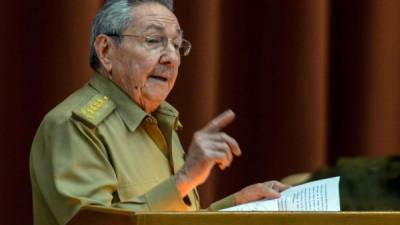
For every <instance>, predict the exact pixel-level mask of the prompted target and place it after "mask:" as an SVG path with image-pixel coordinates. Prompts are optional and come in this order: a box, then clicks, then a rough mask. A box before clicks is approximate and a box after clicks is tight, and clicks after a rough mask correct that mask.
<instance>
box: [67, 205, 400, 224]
mask: <svg viewBox="0 0 400 225" xmlns="http://www.w3.org/2000/svg"><path fill="white" fill-rule="evenodd" d="M161 224H162V225H225V224H226V225H399V224H400V212H389V211H387V212H372V211H371V212H202V211H201V212H133V211H130V210H124V209H113V208H103V207H95V206H88V207H84V208H82V209H81V210H80V211H79V213H78V214H77V215H76V216H75V217H74V218H73V219H72V220H71V221H70V222H69V223H68V225H161Z"/></svg>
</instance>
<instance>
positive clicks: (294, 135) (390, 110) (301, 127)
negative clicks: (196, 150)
mask: <svg viewBox="0 0 400 225" xmlns="http://www.w3.org/2000/svg"><path fill="white" fill-rule="evenodd" d="M102 2H103V1H102V0H92V1H78V0H68V1H45V0H39V1H35V2H25V3H21V1H10V2H7V3H3V6H2V7H1V9H0V12H1V13H0V18H1V20H2V21H3V23H2V26H0V34H1V35H0V40H1V44H2V50H3V52H2V53H3V54H1V56H0V65H1V69H2V75H3V79H2V82H1V83H0V85H1V86H0V87H1V89H0V93H1V95H0V97H1V102H2V105H1V107H0V109H1V111H0V113H1V118H2V120H3V122H2V126H1V128H0V132H1V136H0V137H1V143H2V145H1V146H2V160H1V163H0V166H1V170H0V171H1V172H0V176H1V177H0V179H1V196H2V197H1V200H2V201H1V202H2V206H1V209H0V212H1V217H2V218H1V221H2V224H3V223H4V224H9V225H13V224H15V225H16V224H31V223H32V222H31V221H32V207H31V189H30V182H29V167H28V164H29V163H28V157H29V148H30V144H31V142H32V139H33V135H34V133H35V130H36V129H37V127H38V126H39V123H40V121H41V119H42V118H43V116H44V115H45V113H46V112H47V111H48V110H50V109H51V108H52V107H54V106H55V105H56V104H57V103H58V102H60V101H61V100H62V99H64V98H65V97H66V96H67V95H68V94H70V93H71V92H72V91H73V90H75V89H77V88H78V87H79V86H81V85H82V84H83V83H84V82H85V81H87V80H88V79H89V77H90V75H91V73H92V72H91V70H90V68H89V66H88V58H87V56H88V38H89V32H90V26H91V21H92V18H93V16H94V15H95V12H96V10H97V9H98V8H99V7H100V6H101V4H102ZM175 8H176V10H175V13H176V14H177V16H178V18H179V20H180V23H181V26H182V27H183V29H184V30H185V36H186V38H187V39H189V40H190V41H191V42H192V44H193V49H192V53H191V55H190V56H188V57H186V58H184V59H183V61H182V66H181V69H180V74H179V78H178V81H177V84H176V86H175V88H174V90H173V93H172V94H171V95H170V97H169V101H170V102H172V103H173V105H175V106H176V108H178V110H179V111H180V113H181V119H182V122H183V125H184V130H183V132H182V133H181V138H182V142H183V143H184V146H186V147H187V146H188V145H189V143H190V139H191V136H192V134H193V132H194V131H196V130H198V129H200V128H201V127H202V126H204V125H205V124H206V123H207V122H208V121H209V120H210V119H212V118H213V117H214V116H216V115H217V114H219V113H220V112H222V111H223V110H225V109H227V108H231V109H233V110H234V111H235V112H236V114H237V119H236V121H235V122H234V123H233V124H232V125H231V126H230V127H229V128H228V129H226V131H227V132H228V133H229V134H230V135H232V136H233V137H235V138H236V140H237V141H238V142H239V144H240V145H241V148H242V151H243V155H242V156H241V157H239V158H236V159H235V160H234V162H233V164H232V166H231V167H230V168H229V169H227V170H226V171H219V170H215V171H214V172H213V174H212V175H211V177H210V179H209V180H208V182H207V183H206V184H204V185H202V186H201V187H200V189H201V190H200V191H201V195H202V203H203V205H204V206H207V205H208V204H209V203H210V202H212V201H213V200H216V199H218V198H220V197H223V196H225V195H227V194H230V193H233V192H234V191H237V190H239V189H240V188H242V187H244V186H245V185H248V184H251V183H255V182H259V181H264V180H270V179H281V178H282V177H284V176H286V175H288V174H292V173H298V172H304V171H312V170H315V169H317V168H320V167H322V166H324V165H329V164H333V163H334V162H335V161H336V159H338V158H339V157H344V156H384V155H388V154H399V153H400V25H399V21H400V13H399V12H400V1H398V0H353V1H345V0H335V1H333V0H298V1H291V0H253V1H247V2H246V1H228V0H225V1H224V0H207V1H204V0H191V1H185V0H176V1H175Z"/></svg>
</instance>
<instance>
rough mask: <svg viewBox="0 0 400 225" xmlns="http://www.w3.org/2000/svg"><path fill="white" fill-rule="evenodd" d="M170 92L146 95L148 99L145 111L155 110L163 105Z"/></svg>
mask: <svg viewBox="0 0 400 225" xmlns="http://www.w3.org/2000/svg"><path fill="white" fill-rule="evenodd" d="M167 96H168V94H163V95H154V94H152V95H146V100H145V109H144V110H145V111H146V112H147V113H151V112H154V111H156V110H157V109H158V107H159V106H160V105H161V103H162V102H163V101H165V99H166V98H167Z"/></svg>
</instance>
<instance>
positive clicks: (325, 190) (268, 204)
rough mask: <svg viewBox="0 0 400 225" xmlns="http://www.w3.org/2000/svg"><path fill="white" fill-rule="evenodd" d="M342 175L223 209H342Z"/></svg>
mask: <svg viewBox="0 0 400 225" xmlns="http://www.w3.org/2000/svg"><path fill="white" fill-rule="evenodd" d="M339 180H340V177H333V178H327V179H322V180H317V181H312V182H309V183H305V184H302V185H299V186H294V187H291V188H289V189H287V190H285V191H283V192H281V197H280V198H279V199H274V200H260V201H255V202H250V203H246V204H242V205H238V206H234V207H231V208H227V209H222V210H221V211H340V196H339Z"/></svg>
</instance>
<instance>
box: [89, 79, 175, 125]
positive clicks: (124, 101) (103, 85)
mask: <svg viewBox="0 0 400 225" xmlns="http://www.w3.org/2000/svg"><path fill="white" fill-rule="evenodd" d="M89 85H90V86H91V87H93V88H94V89H96V90H97V91H98V92H100V93H102V94H104V95H106V96H108V97H109V98H110V99H111V100H112V101H113V102H114V103H115V105H116V106H117V111H118V112H119V113H120V115H121V117H122V119H123V121H124V122H125V124H126V126H127V127H128V129H129V130H130V131H132V132H133V131H135V130H136V129H137V127H138V126H139V125H140V123H141V122H142V120H143V119H144V118H145V117H146V116H148V114H147V113H146V112H145V111H143V109H142V108H140V107H139V106H138V105H137V104H136V103H135V102H134V101H133V100H132V99H130V98H129V96H128V95H127V94H126V93H125V92H123V91H122V90H121V89H120V88H119V87H118V86H116V85H115V84H114V83H113V82H112V81H111V80H109V79H108V78H107V77H106V76H104V75H102V74H99V73H95V74H94V75H93V76H92V78H91V79H90V80H89ZM153 115H154V116H155V117H157V119H161V118H163V117H162V116H159V115H163V116H168V117H174V118H175V119H174V120H176V122H175V123H176V124H178V123H179V122H178V120H177V118H178V115H179V113H178V111H177V110H176V109H175V108H174V107H173V106H171V105H170V104H168V103H167V102H162V103H161V104H160V106H159V107H158V109H157V110H156V111H155V112H154V113H153ZM173 126H174V129H176V125H173Z"/></svg>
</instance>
